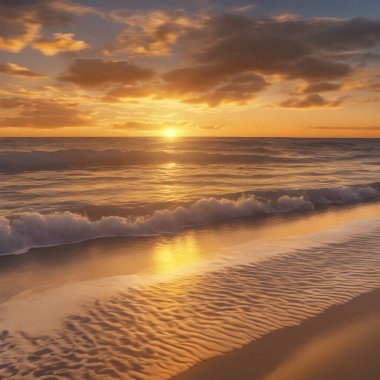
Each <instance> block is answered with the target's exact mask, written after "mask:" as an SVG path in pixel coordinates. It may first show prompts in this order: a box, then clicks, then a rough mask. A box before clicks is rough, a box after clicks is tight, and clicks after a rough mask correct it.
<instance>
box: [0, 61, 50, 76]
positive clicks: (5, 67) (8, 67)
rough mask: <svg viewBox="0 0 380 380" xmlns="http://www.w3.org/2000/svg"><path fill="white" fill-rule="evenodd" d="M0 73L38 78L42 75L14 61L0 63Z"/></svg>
mask: <svg viewBox="0 0 380 380" xmlns="http://www.w3.org/2000/svg"><path fill="white" fill-rule="evenodd" d="M0 74H8V75H15V76H18V77H27V78H40V77H43V75H41V74H38V73H35V72H33V71H31V70H29V69H28V68H26V67H23V66H19V65H16V64H15V63H0Z"/></svg>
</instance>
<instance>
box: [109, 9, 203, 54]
mask: <svg viewBox="0 0 380 380" xmlns="http://www.w3.org/2000/svg"><path fill="white" fill-rule="evenodd" d="M112 17H113V18H114V19H115V20H117V21H118V22H121V23H124V24H126V25H127V26H128V27H127V28H126V29H125V30H124V31H123V32H122V33H121V34H120V35H119V36H118V38H117V43H116V45H115V46H114V47H112V48H111V50H120V51H125V52H127V53H129V54H131V55H142V56H163V55H168V54H171V53H172V52H173V51H172V49H173V47H174V46H175V45H176V43H177V42H178V40H179V39H181V38H182V37H183V36H184V35H186V34H187V33H189V32H190V31H192V30H195V29H199V28H201V27H202V26H203V21H204V17H202V16H197V17H195V18H190V17H188V16H187V15H186V14H185V13H184V12H182V11H161V10H160V11H153V12H146V13H135V14H134V15H132V16H125V15H123V14H122V13H120V12H114V13H113V14H112Z"/></svg>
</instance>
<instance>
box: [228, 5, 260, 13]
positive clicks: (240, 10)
mask: <svg viewBox="0 0 380 380" xmlns="http://www.w3.org/2000/svg"><path fill="white" fill-rule="evenodd" d="M256 7H257V4H254V3H253V4H247V5H241V6H238V7H234V8H232V9H231V11H232V12H233V13H246V12H249V11H252V10H253V9H255V8H256Z"/></svg>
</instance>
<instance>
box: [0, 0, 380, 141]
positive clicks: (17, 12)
mask: <svg viewBox="0 0 380 380" xmlns="http://www.w3.org/2000/svg"><path fill="white" fill-rule="evenodd" d="M379 16H380V1H377V0H361V1H357V0H329V1H325V0H320V1H311V0H256V1H252V2H250V1H246V2H244V1H240V0H218V1H217V0H214V1H212V0H191V1H189V0H186V1H185V0H167V1H157V0H134V1H133V0H109V1H104V0H92V1H91V0H87V1H84V0H82V1H79V0H78V1H69V0H52V1H38V0H0V50H1V52H0V76H1V87H0V91H1V94H0V135H1V136H174V135H178V136H300V137H304V136H305V137H319V136H321V137H380V18H379Z"/></svg>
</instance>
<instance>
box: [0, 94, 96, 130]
mask: <svg viewBox="0 0 380 380" xmlns="http://www.w3.org/2000/svg"><path fill="white" fill-rule="evenodd" d="M0 108H6V109H12V108H14V109H19V113H18V115H17V116H12V117H5V118H3V119H0V126H1V127H5V128H10V127H20V128H36V129H54V128H64V127H79V126H88V125H93V119H92V113H91V112H89V111H81V110H79V109H78V105H77V104H76V103H63V102H58V101H55V100H45V99H23V98H17V97H14V98H3V99H1V100H0Z"/></svg>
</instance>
